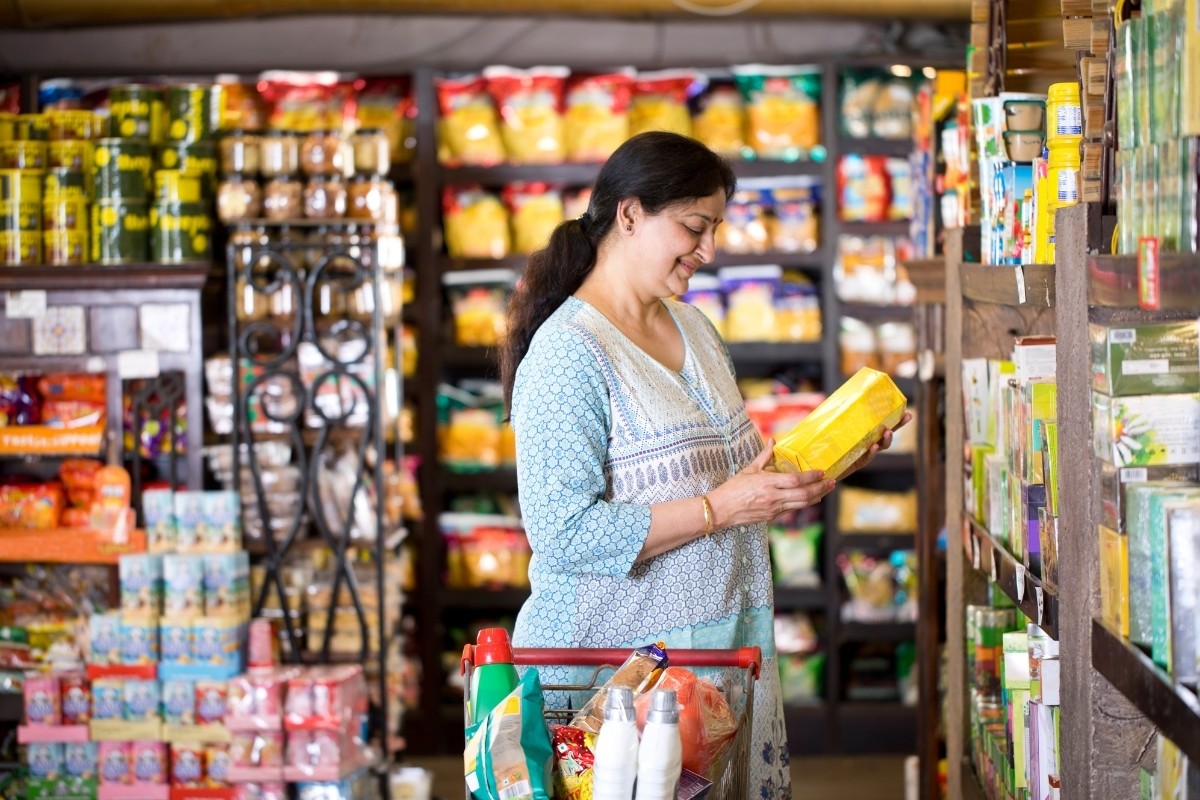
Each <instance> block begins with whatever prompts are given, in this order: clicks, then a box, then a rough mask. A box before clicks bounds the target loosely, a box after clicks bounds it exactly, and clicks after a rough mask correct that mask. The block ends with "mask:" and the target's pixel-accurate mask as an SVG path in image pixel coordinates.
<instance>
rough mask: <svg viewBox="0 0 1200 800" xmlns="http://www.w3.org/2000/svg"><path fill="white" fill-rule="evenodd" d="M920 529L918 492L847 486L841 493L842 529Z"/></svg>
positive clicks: (858, 530)
mask: <svg viewBox="0 0 1200 800" xmlns="http://www.w3.org/2000/svg"><path fill="white" fill-rule="evenodd" d="M916 529H917V493H916V492H915V491H908V492H877V491H874V490H872V489H856V488H853V487H850V486H846V487H843V488H842V490H841V493H840V494H839V496H838V532H839V533H845V534H850V535H853V534H856V533H912V532H913V531H915V530H916Z"/></svg>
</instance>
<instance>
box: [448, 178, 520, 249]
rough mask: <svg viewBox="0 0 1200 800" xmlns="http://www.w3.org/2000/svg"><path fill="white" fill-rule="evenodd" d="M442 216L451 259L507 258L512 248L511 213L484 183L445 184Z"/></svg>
mask: <svg viewBox="0 0 1200 800" xmlns="http://www.w3.org/2000/svg"><path fill="white" fill-rule="evenodd" d="M442 217H443V224H444V225H445V234H446V250H447V252H448V253H449V254H450V256H451V258H504V257H505V256H507V255H508V253H509V250H510V249H511V248H512V241H511V236H510V234H509V228H508V212H507V211H506V210H505V208H504V204H503V203H501V202H500V198H499V197H497V196H496V195H495V194H493V193H492V192H489V191H486V190H485V189H484V188H483V187H482V186H478V185H475V184H467V185H462V186H447V187H445V188H444V189H443V190H442Z"/></svg>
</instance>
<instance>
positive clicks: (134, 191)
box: [92, 139, 153, 203]
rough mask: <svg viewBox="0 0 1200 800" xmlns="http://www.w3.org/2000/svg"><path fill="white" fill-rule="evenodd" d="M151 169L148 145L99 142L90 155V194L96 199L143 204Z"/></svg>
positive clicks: (108, 140) (144, 143) (118, 141)
mask: <svg viewBox="0 0 1200 800" xmlns="http://www.w3.org/2000/svg"><path fill="white" fill-rule="evenodd" d="M152 166H153V165H152V163H151V158H150V144H149V142H139V141H134V140H126V139H101V140H99V141H98V142H96V148H95V150H94V151H93V152H92V191H93V193H94V194H95V196H96V197H97V198H107V199H118V198H119V199H121V200H125V201H126V202H130V201H137V202H142V203H144V202H145V201H146V198H147V197H148V196H149V195H148V191H149V187H150V170H151V167H152Z"/></svg>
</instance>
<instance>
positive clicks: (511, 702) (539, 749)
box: [463, 669, 553, 800]
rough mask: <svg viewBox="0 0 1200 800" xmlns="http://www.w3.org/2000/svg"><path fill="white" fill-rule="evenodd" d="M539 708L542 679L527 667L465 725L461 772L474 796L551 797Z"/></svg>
mask: <svg viewBox="0 0 1200 800" xmlns="http://www.w3.org/2000/svg"><path fill="white" fill-rule="evenodd" d="M543 710H544V701H543V699H542V684H541V681H540V680H538V674H537V670H532V669H529V670H526V671H525V674H524V675H523V676H521V682H520V683H519V684H518V685H517V688H515V689H513V691H512V692H511V693H510V694H509V695H508V696H507V697H505V698H504V699H503V700H501V701H500V703H499V704H498V705H497V706H496V707H495V708H493V709H492V710H491V711H490V712H488V715H487V716H486V717H484V718H483V720H482V721H481V722H479V723H477V724H475V725H472V726H471V727H469V728H467V731H466V735H467V748H466V750H465V751H464V752H463V772H464V775H465V776H466V780H467V788H468V789H470V791H471V793H472V794H473V795H474V796H475V797H477V798H479V800H524V798H530V799H531V800H550V791H549V790H550V786H551V783H550V769H551V765H552V760H551V757H552V754H553V750H552V749H551V745H550V734H549V732H548V731H547V730H546V722H545V719H544V718H543V716H542V714H543Z"/></svg>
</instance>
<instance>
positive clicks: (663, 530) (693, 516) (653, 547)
mask: <svg viewBox="0 0 1200 800" xmlns="http://www.w3.org/2000/svg"><path fill="white" fill-rule="evenodd" d="M714 521H715V520H714ZM707 530H708V527H707V525H706V523H705V519H704V500H703V498H701V497H684V498H682V499H679V500H671V501H669V502H666V503H656V504H654V505H652V506H650V532H649V533H648V534H646V542H645V544H643V545H642V549H641V551H640V552H639V553H638V554H637V558H636V559H635V563H636V562H641V561H645V560H647V559H650V558H654V557H655V556H657V555H662V554H663V553H665V552H667V551H668V550H674V549H675V548H676V547H679V546H680V545H684V544H687V543H688V542H690V541H692V540H693V539H698V538H700V537H701V536H704V534H705V533H706V532H707Z"/></svg>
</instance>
